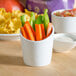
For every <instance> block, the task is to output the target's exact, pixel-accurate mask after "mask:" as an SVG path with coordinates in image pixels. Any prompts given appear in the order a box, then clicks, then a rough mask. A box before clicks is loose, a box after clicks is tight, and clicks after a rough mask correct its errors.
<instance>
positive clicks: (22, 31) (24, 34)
mask: <svg viewBox="0 0 76 76" xmlns="http://www.w3.org/2000/svg"><path fill="white" fill-rule="evenodd" d="M21 33H22V35H23V36H24V37H25V38H26V39H28V37H27V34H26V32H25V30H24V27H21Z"/></svg>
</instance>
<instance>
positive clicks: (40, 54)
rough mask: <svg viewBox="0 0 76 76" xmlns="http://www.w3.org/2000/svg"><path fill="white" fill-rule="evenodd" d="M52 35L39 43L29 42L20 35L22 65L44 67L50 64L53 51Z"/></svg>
mask: <svg viewBox="0 0 76 76" xmlns="http://www.w3.org/2000/svg"><path fill="white" fill-rule="evenodd" d="M53 35H54V28H53V32H52V34H51V35H50V36H49V37H48V38H46V39H44V40H41V41H31V40H27V39H25V38H24V37H23V36H22V34H21V33H20V38H21V43H22V51H23V59H24V63H25V64H26V65H29V66H45V65H48V64H50V62H51V58H52V49H53Z"/></svg>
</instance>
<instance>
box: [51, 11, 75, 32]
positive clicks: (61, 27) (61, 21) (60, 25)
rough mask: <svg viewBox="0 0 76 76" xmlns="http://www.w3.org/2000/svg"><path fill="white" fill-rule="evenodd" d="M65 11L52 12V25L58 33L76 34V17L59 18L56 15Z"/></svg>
mask: <svg viewBox="0 0 76 76" xmlns="http://www.w3.org/2000/svg"><path fill="white" fill-rule="evenodd" d="M62 11H64V10H56V11H54V12H52V23H53V25H54V27H55V32H56V33H76V17H59V16H56V15H54V13H56V12H62Z"/></svg>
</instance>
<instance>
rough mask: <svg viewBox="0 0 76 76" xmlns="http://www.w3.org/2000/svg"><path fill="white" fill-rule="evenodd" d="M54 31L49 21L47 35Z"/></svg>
mask: <svg viewBox="0 0 76 76" xmlns="http://www.w3.org/2000/svg"><path fill="white" fill-rule="evenodd" d="M51 33H52V23H49V24H48V27H47V37H48V36H49V35H50V34H51Z"/></svg>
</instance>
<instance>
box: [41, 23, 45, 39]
mask: <svg viewBox="0 0 76 76" xmlns="http://www.w3.org/2000/svg"><path fill="white" fill-rule="evenodd" d="M41 29H42V38H43V39H44V38H45V28H44V24H41Z"/></svg>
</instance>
